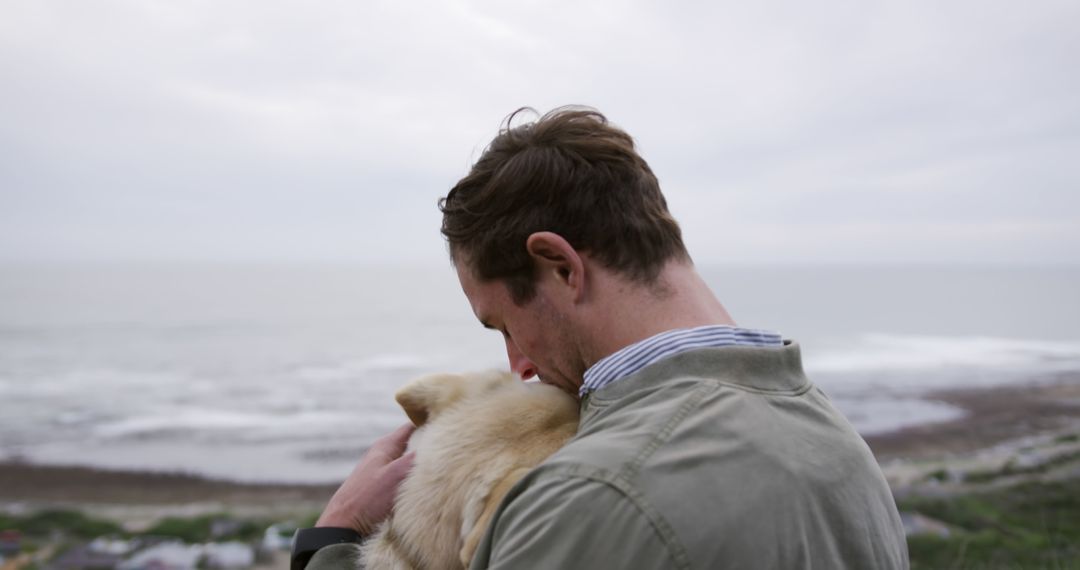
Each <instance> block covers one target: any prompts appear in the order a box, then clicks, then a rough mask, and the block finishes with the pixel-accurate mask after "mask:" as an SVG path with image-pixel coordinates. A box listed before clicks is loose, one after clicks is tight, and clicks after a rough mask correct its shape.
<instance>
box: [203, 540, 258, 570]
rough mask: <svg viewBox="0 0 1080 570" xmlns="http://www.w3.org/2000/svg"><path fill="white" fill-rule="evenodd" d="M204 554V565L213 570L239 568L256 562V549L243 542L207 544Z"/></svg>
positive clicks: (237, 569) (236, 569) (235, 569)
mask: <svg viewBox="0 0 1080 570" xmlns="http://www.w3.org/2000/svg"><path fill="white" fill-rule="evenodd" d="M203 554H204V556H205V558H204V560H203V566H204V567H205V568H209V569H211V570H239V569H241V568H250V567H251V566H253V565H254V564H255V549H254V548H252V547H251V546H250V545H247V544H244V543H241V542H218V543H211V544H207V545H206V546H205V547H204V550H203Z"/></svg>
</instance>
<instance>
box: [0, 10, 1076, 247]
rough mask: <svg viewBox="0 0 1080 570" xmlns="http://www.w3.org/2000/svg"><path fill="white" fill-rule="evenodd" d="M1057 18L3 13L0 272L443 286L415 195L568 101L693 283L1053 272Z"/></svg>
mask: <svg viewBox="0 0 1080 570" xmlns="http://www.w3.org/2000/svg"><path fill="white" fill-rule="evenodd" d="M1078 16H1080V8H1078V7H1076V5H1075V3H1072V2H1041V3H1039V4H1037V5H1025V6H1021V5H1018V4H1015V3H1011V2H1004V1H991V2H950V3H947V4H941V3H935V2H921V1H920V2H886V3H866V2H847V1H832V2H826V3H815V4H806V3H797V2H781V1H771V2H765V3H752V4H747V3H689V4H683V5H680V6H678V7H674V6H661V5H658V4H655V3H646V2H630V3H623V2H619V3H616V2H599V3H586V4H570V3H567V2H554V3H553V2H543V3H540V2H523V3H512V4H508V3H500V2H465V1H458V2H430V3H423V4H422V5H419V4H415V3H411V4H407V5H404V4H400V3H393V2H378V1H377V2H363V3H356V2H345V1H332V2H322V3H319V4H317V5H310V4H305V3H300V2H292V1H278V2H254V1H236V2H228V3H221V2H209V1H196V2H185V3H175V2H166V1H163V0H140V1H134V0H130V1H123V0H113V1H109V2H101V3H95V4H94V5H93V6H90V5H87V4H85V3H80V2H74V1H68V2H62V1H57V0H44V1H41V2H13V3H7V4H5V5H4V7H3V8H0V76H2V77H3V78H4V80H3V81H4V89H2V90H0V108H3V109H4V120H3V121H0V260H50V259H76V260H97V259H138V258H155V259H157V258H183V259H187V258H203V257H209V258H228V259H243V258H255V259H278V258H281V259H343V260H357V261H394V260H411V261H430V262H436V261H441V260H442V258H443V256H444V252H443V246H442V243H441V240H440V239H439V237H438V212H437V211H436V210H435V206H434V203H435V200H436V199H437V198H438V197H439V196H440V195H442V194H443V193H445V190H446V189H447V188H448V187H449V186H450V185H452V184H453V182H454V181H456V180H457V178H459V177H460V176H461V175H463V174H464V173H465V172H466V170H467V168H468V166H469V163H470V161H471V160H473V159H475V158H476V157H477V156H478V154H479V152H480V150H481V149H482V148H483V145H484V144H485V143H486V142H487V140H488V139H489V138H490V137H491V136H492V135H493V134H494V133H495V130H496V128H497V126H498V124H499V121H500V120H501V119H502V117H504V116H505V115H506V114H507V113H509V112H510V111H512V110H514V109H516V108H517V107H519V106H522V105H532V106H535V107H537V108H538V109H540V110H541V111H543V110H546V109H548V108H551V107H554V106H557V105H561V104H565V103H584V104H591V105H594V106H597V107H598V108H600V109H601V110H602V111H604V112H605V113H606V114H608V116H609V117H610V118H612V120H613V121H614V122H616V123H617V124H619V125H621V126H623V127H625V128H626V129H627V130H628V131H629V132H630V133H631V134H633V135H634V136H635V138H636V139H637V141H638V143H639V146H640V148H641V150H642V152H643V154H644V155H645V156H646V158H647V159H648V160H649V161H650V163H651V164H652V166H653V168H654V170H655V171H656V172H657V173H658V175H659V176H660V178H661V182H662V183H663V184H664V187H665V191H666V192H667V194H668V196H669V201H670V203H671V206H672V209H673V211H674V212H675V213H676V216H677V217H679V218H680V220H681V221H682V223H683V225H684V227H685V230H686V234H687V236H688V240H689V242H690V246H691V249H692V252H694V253H695V257H696V258H697V259H698V260H699V262H700V261H704V262H725V261H733V260H751V261H760V262H786V261H793V260H794V261H803V262H830V261H932V262H944V263H952V262H964V261H972V260H975V261H979V262H989V263H1013V262H1030V261H1032V260H1037V261H1039V262H1046V263H1078V262H1080V230H1078V229H1075V228H1078V227H1080V223H1077V222H1080V198H1077V195H1078V193H1077V191H1076V190H1077V187H1078V186H1080V166H1077V161H1075V160H1074V159H1073V158H1072V157H1075V156H1077V154H1078V151H1080V102H1078V101H1080V100H1078V98H1077V97H1075V94H1076V93H1077V92H1080V76H1077V75H1076V74H1074V73H1070V72H1069V70H1070V69H1071V67H1072V62H1071V61H1070V60H1071V59H1072V54H1075V53H1077V52H1080V39H1078V36H1077V35H1076V34H1075V33H1073V31H1072V30H1071V29H1070V28H1071V22H1074V21H1076V18H1077V17H1078ZM913 236H921V237H913ZM940 242H947V245H942V244H941V243H940Z"/></svg>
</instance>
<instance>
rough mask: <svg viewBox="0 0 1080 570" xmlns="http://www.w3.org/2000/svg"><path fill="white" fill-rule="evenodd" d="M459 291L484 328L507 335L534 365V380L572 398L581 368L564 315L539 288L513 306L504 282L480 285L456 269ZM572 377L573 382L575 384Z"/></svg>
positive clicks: (476, 279) (576, 346) (579, 384)
mask: <svg viewBox="0 0 1080 570" xmlns="http://www.w3.org/2000/svg"><path fill="white" fill-rule="evenodd" d="M457 273H458V280H459V281H460V283H461V288H462V291H463V292H464V293H465V297H466V298H467V299H468V300H469V304H470V305H471V306H472V309H473V313H474V314H475V315H476V317H477V318H478V319H479V320H480V322H481V324H483V325H484V326H485V327H487V328H492V329H497V330H500V331H503V333H504V334H506V333H509V336H510V339H509V340H508V342H512V343H514V346H515V347H516V348H517V349H518V351H520V352H521V353H522V354H523V355H525V357H526V358H528V359H529V360H530V361H531V362H532V363H533V364H535V365H536V369H537V378H538V379H539V380H540V381H541V382H543V383H544V384H548V385H551V386H554V387H556V388H558V389H560V390H562V391H564V392H566V393H568V394H570V395H572V396H574V397H575V398H576V397H577V396H578V389H579V387H580V386H581V382H582V379H581V375H582V374H583V373H584V368H582V367H581V366H577V365H575V364H574V363H575V362H577V361H578V360H580V359H578V358H575V356H577V353H578V352H579V350H578V345H577V344H576V343H575V342H574V338H575V337H574V335H573V332H572V330H571V329H572V327H570V326H569V323H568V321H567V319H566V318H565V316H564V315H562V314H561V313H560V312H559V311H558V309H557V307H555V306H554V304H553V303H551V302H550V300H549V299H548V298H547V296H546V295H545V294H544V293H545V292H544V291H543V288H542V287H541V288H539V289H538V290H537V292H536V295H535V296H534V297H533V298H532V299H530V300H529V301H528V302H527V303H525V304H524V305H516V304H515V303H514V302H513V300H512V299H511V296H510V292H509V290H508V289H507V287H506V285H505V283H502V282H482V281H480V280H479V279H478V278H477V277H476V276H475V275H474V274H473V273H472V272H471V271H470V270H469V269H467V268H463V267H462V266H461V265H459V266H458V267H457ZM575 378H576V381H575Z"/></svg>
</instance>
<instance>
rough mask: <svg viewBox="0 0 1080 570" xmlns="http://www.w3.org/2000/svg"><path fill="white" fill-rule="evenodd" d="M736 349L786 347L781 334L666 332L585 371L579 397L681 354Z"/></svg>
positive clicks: (716, 328)
mask: <svg viewBox="0 0 1080 570" xmlns="http://www.w3.org/2000/svg"><path fill="white" fill-rule="evenodd" d="M735 345H742V346H773V347H780V346H783V345H784V341H783V338H781V336H780V333H776V332H772V331H765V330H758V329H743V328H738V327H732V326H728V325H707V326H703V327H695V328H692V329H675V330H670V331H667V332H662V333H660V334H658V335H653V336H651V337H649V338H647V339H645V340H640V341H638V342H635V343H634V344H631V345H629V346H626V347H623V348H621V349H619V350H618V351H616V352H614V353H612V354H609V355H608V356H605V357H604V358H601V359H600V360H599V361H598V362H597V363H596V364H593V365H592V366H590V367H589V369H588V370H586V371H585V380H584V382H583V383H582V384H581V388H580V389H579V390H578V395H579V396H582V397H584V396H585V394H588V393H589V392H593V391H595V390H599V389H600V388H603V387H604V386H607V385H608V384H611V383H612V382H615V381H617V380H620V379H622V378H626V377H627V376H629V375H631V374H633V373H635V372H637V371H638V370H641V369H642V368H645V367H646V366H648V365H650V364H652V363H654V362H657V361H659V360H663V359H665V358H667V357H669V356H675V355H676V354H679V353H680V352H686V351H688V350H694V349H696V348H717V347H721V346H735Z"/></svg>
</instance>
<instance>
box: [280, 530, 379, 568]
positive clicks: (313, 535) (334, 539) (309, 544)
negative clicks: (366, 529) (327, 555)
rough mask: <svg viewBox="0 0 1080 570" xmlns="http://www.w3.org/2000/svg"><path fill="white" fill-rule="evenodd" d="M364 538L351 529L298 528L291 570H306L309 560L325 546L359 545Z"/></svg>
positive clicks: (294, 538)
mask: <svg viewBox="0 0 1080 570" xmlns="http://www.w3.org/2000/svg"><path fill="white" fill-rule="evenodd" d="M363 539H364V537H362V536H360V533H358V532H356V531H355V530H353V529H351V528H338V527H332V526H317V527H314V528H298V529H296V534H294V535H293V546H292V564H291V565H290V570H304V567H305V566H307V563H308V561H309V560H311V557H312V556H315V553H316V552H317V551H318V550H319V549H320V548H322V547H324V546H330V545H332V544H345V543H352V544H359V543H360V541H362V540H363Z"/></svg>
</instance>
